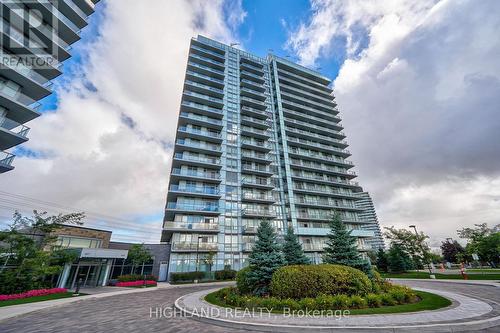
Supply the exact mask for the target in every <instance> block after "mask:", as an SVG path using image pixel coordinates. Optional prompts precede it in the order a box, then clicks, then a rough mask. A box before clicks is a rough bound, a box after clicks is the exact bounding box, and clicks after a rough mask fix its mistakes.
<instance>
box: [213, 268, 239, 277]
mask: <svg viewBox="0 0 500 333" xmlns="http://www.w3.org/2000/svg"><path fill="white" fill-rule="evenodd" d="M235 277H236V271H235V270H233V269H223V270H220V271H215V279H216V280H233V279H234V278H235Z"/></svg>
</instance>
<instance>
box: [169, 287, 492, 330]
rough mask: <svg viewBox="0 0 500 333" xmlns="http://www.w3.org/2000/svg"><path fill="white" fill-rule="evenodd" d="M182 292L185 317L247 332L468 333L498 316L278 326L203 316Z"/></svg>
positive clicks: (180, 307) (488, 326)
mask: <svg viewBox="0 0 500 333" xmlns="http://www.w3.org/2000/svg"><path fill="white" fill-rule="evenodd" d="M185 296H186V295H183V296H181V297H179V298H177V299H176V300H175V302H174V306H175V308H176V309H178V310H179V311H180V312H181V313H183V314H184V315H185V316H186V317H188V318H191V319H194V320H197V321H200V322H205V323H208V324H212V325H217V326H222V327H228V328H233V329H244V330H250V331H264V332H290V333H303V332H304V331H306V332H321V333H323V332H392V333H396V332H419V333H423V332H470V331H475V330H480V329H486V328H492V327H498V326H500V316H496V317H493V318H487V319H481V320H471V321H469V322H460V323H441V324H440V323H436V324H414V325H407V326H404V325H397V326H396V325H394V326H310V325H284V324H282V325H279V324H269V323H257V322H255V323H249V322H241V321H236V320H229V319H224V318H213V317H208V316H204V315H203V312H196V313H195V312H194V311H190V310H188V309H186V308H183V307H182V306H181V305H180V302H181V300H182V298H183V297H185Z"/></svg>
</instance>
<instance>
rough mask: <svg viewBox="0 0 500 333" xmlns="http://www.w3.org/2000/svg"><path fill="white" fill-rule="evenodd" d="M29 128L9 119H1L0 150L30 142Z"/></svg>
mask: <svg viewBox="0 0 500 333" xmlns="http://www.w3.org/2000/svg"><path fill="white" fill-rule="evenodd" d="M29 130H30V129H29V127H27V126H24V125H22V124H20V123H18V122H16V121H13V120H11V119H9V118H5V117H4V118H1V117H0V150H4V149H9V148H11V147H14V146H17V145H19V144H21V143H23V142H25V141H28V137H27V135H28V132H29Z"/></svg>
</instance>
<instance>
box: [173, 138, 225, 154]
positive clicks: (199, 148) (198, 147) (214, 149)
mask: <svg viewBox="0 0 500 333" xmlns="http://www.w3.org/2000/svg"><path fill="white" fill-rule="evenodd" d="M175 144H176V145H177V146H179V147H183V148H189V150H190V151H195V152H200V153H207V154H217V155H221V154H222V151H221V146H220V145H216V144H209V143H205V142H193V141H188V140H185V139H182V138H179V139H177V141H176V142H175Z"/></svg>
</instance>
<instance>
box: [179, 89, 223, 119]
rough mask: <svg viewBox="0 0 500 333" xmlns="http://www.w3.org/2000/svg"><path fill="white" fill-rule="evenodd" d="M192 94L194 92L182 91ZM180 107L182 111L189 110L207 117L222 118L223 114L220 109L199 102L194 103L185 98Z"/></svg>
mask: <svg viewBox="0 0 500 333" xmlns="http://www.w3.org/2000/svg"><path fill="white" fill-rule="evenodd" d="M192 94H194V93H190V92H186V91H184V95H192ZM207 97H208V96H207ZM181 109H182V110H183V111H191V112H195V113H199V114H202V115H205V116H208V117H215V118H219V119H222V117H223V116H224V114H223V112H222V110H221V109H218V108H214V107H211V106H208V105H204V104H200V103H196V102H190V101H187V100H184V101H182V103H181Z"/></svg>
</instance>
